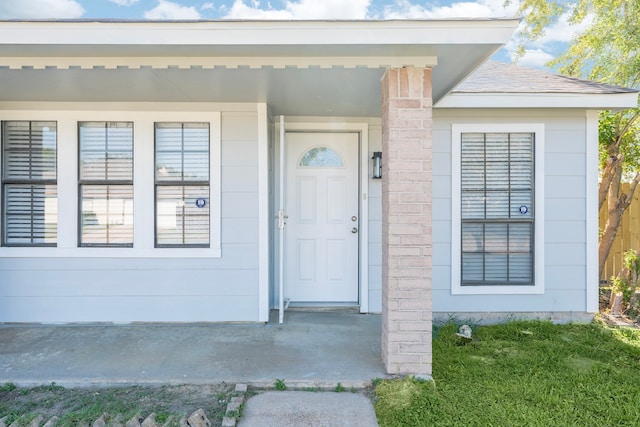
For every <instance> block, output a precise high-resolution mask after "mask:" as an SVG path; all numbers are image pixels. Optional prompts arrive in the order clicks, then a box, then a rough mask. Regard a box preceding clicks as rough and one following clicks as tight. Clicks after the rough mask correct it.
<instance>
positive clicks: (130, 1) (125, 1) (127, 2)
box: [109, 0, 140, 6]
mask: <svg viewBox="0 0 640 427" xmlns="http://www.w3.org/2000/svg"><path fill="white" fill-rule="evenodd" d="M109 1H110V2H111V3H115V4H117V5H118V6H133V5H134V4H136V3H138V1H140V0H109Z"/></svg>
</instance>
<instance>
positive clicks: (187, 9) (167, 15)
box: [144, 0, 201, 19]
mask: <svg viewBox="0 0 640 427" xmlns="http://www.w3.org/2000/svg"><path fill="white" fill-rule="evenodd" d="M144 18H145V19H200V18H201V16H200V13H199V12H198V11H197V10H196V8H195V7H193V6H183V5H181V4H178V3H174V2H171V1H168V0H158V5H157V6H156V7H154V8H153V9H151V10H148V11H146V12H145V13H144Z"/></svg>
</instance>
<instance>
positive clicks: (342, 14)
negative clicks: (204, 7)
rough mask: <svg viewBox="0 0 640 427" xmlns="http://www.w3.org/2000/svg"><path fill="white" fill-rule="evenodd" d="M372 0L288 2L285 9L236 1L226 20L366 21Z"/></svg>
mask: <svg viewBox="0 0 640 427" xmlns="http://www.w3.org/2000/svg"><path fill="white" fill-rule="evenodd" d="M247 3H249V4H247ZM370 4H371V0H350V1H348V2H345V1H344V0H323V1H319V0H299V1H287V2H285V7H284V8H283V9H273V8H272V6H271V4H269V5H268V8H267V9H261V8H260V2H259V1H257V0H248V2H245V1H244V0H235V1H234V3H233V6H232V7H231V9H230V10H229V12H228V14H227V16H226V18H232V19H365V18H366V17H367V12H368V10H369V5H370Z"/></svg>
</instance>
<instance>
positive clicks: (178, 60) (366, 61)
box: [0, 56, 438, 69]
mask: <svg viewBox="0 0 640 427" xmlns="http://www.w3.org/2000/svg"><path fill="white" fill-rule="evenodd" d="M437 64H438V60H437V57H435V56H422V57H414V56H398V57H366V56H363V57H344V56H338V57H324V56H322V57H310V56H305V57H297V56H295V57H294V56H291V57H191V56H188V57H75V56H72V57H12V56H10V57H0V67H8V68H10V69H22V68H24V67H31V68H33V69H46V68H57V69H68V68H74V67H79V68H81V69H92V68H95V67H104V68H106V69H117V68H121V67H125V68H129V69H139V68H143V67H151V68H160V69H164V68H170V67H178V68H184V69H189V68H191V67H201V68H205V69H211V68H216V67H223V68H241V67H247V68H255V69H260V68H264V67H272V68H276V69H278V68H287V67H294V68H310V67H319V68H332V67H344V68H381V67H382V68H384V67H393V68H401V67H411V66H413V67H434V66H436V65H437Z"/></svg>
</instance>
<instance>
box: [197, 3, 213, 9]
mask: <svg viewBox="0 0 640 427" xmlns="http://www.w3.org/2000/svg"><path fill="white" fill-rule="evenodd" d="M200 10H216V5H215V4H213V3H204V4H203V5H202V6H200Z"/></svg>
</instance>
